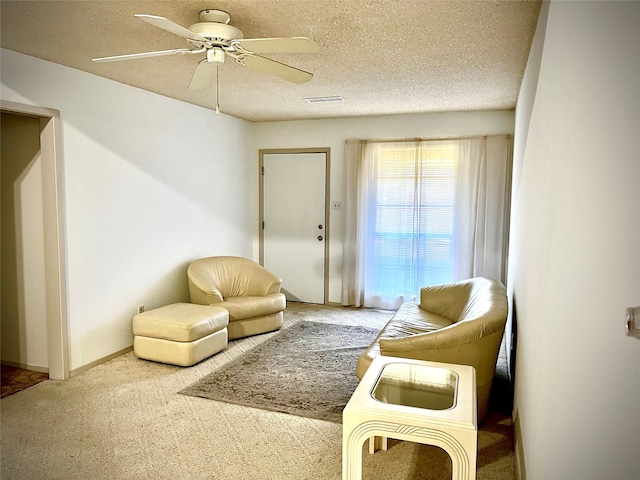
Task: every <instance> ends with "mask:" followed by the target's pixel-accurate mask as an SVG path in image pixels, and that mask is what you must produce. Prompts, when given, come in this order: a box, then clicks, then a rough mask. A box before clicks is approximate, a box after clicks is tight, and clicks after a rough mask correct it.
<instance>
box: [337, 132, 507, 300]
mask: <svg viewBox="0 0 640 480" xmlns="http://www.w3.org/2000/svg"><path fill="white" fill-rule="evenodd" d="M345 179H346V196H345V229H344V238H343V291H342V303H343V304H344V305H354V306H357V307H359V306H365V307H377V308H386V309H395V308H398V307H399V306H400V304H402V303H403V302H405V301H410V300H416V299H417V296H418V294H419V290H420V287H421V286H423V285H433V284H439V283H446V282H451V281H455V280H460V279H464V278H471V277H474V276H487V277H491V278H495V279H498V280H501V281H502V282H505V272H506V251H507V232H508V211H509V200H510V190H511V188H510V185H511V138H510V137H509V136H491V137H478V138H465V139H451V140H449V139H447V140H415V141H394V142H372V141H347V142H346V145H345Z"/></svg>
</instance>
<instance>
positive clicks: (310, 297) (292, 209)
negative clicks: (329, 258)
mask: <svg viewBox="0 0 640 480" xmlns="http://www.w3.org/2000/svg"><path fill="white" fill-rule="evenodd" d="M262 167H263V170H262V175H263V177H262V178H263V190H262V191H263V199H262V201H263V218H262V221H263V224H262V225H263V226H262V228H263V237H262V238H263V243H262V247H263V265H264V267H265V268H266V269H267V270H269V271H271V272H273V273H274V274H275V275H278V276H279V277H280V278H281V279H282V291H283V292H284V293H285V295H286V296H287V299H288V300H292V301H300V302H307V303H320V304H323V303H324V302H325V242H326V236H327V235H326V232H327V226H326V224H325V220H326V172H327V155H326V153H268V154H267V153H265V154H264V155H263V157H262Z"/></svg>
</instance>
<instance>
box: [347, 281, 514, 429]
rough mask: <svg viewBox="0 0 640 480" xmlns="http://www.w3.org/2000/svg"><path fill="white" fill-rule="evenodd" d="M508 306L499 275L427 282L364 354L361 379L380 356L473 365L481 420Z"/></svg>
mask: <svg viewBox="0 0 640 480" xmlns="http://www.w3.org/2000/svg"><path fill="white" fill-rule="evenodd" d="M507 311H508V302H507V296H506V291H505V288H504V286H503V285H502V284H501V283H500V282H498V281H496V280H492V279H489V278H483V277H478V278H472V279H469V280H464V281H460V282H455V283H452V284H447V285H438V286H432V287H423V288H422V289H421V290H420V303H417V302H407V303H404V304H403V305H402V306H401V307H400V308H399V309H398V311H397V312H396V314H395V316H394V317H393V318H392V319H391V320H390V321H389V323H387V325H386V326H385V327H384V328H383V329H382V331H381V332H380V334H379V335H378V336H377V337H376V339H375V340H374V341H373V342H372V344H371V345H370V346H369V347H368V348H367V349H366V350H365V351H364V353H363V354H362V355H361V357H360V359H359V360H358V365H357V368H356V373H357V375H358V378H362V376H363V375H364V373H365V372H366V370H367V368H368V367H369V364H370V363H371V361H372V360H373V358H375V357H376V356H377V355H385V356H390V357H402V358H414V359H418V360H428V361H433V362H443V363H456V364H461V365H471V366H472V367H475V369H476V381H477V391H478V421H479V422H481V421H483V420H484V418H485V417H486V415H487V411H488V408H489V395H490V393H491V384H492V382H493V377H494V374H495V368H496V361H497V359H498V353H499V350H500V343H501V341H502V336H503V334H504V327H505V323H506V320H507Z"/></svg>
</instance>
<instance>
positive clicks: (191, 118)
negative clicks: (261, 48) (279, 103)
mask: <svg viewBox="0 0 640 480" xmlns="http://www.w3.org/2000/svg"><path fill="white" fill-rule="evenodd" d="M1 53H2V54H1V61H2V65H1V67H2V69H1V71H2V77H1V79H2V90H1V97H2V99H3V100H7V101H12V102H18V103H23V104H29V105H37V106H42V107H47V108H53V109H57V110H59V111H60V112H61V121H62V137H63V145H62V151H63V162H64V167H63V170H64V177H65V178H64V185H65V194H66V198H65V199H64V217H65V218H64V220H65V226H66V228H65V231H64V234H65V236H66V240H67V259H68V265H67V275H68V278H67V283H68V302H69V304H68V315H69V319H68V320H69V332H70V337H69V340H70V364H71V369H72V370H74V369H77V368H79V367H81V366H84V365H87V364H89V363H91V362H93V361H96V360H98V359H101V358H103V357H105V356H108V355H110V354H113V353H114V352H117V351H119V350H121V349H124V348H127V347H129V346H130V345H131V344H132V333H131V318H132V316H133V315H134V314H135V313H136V307H137V305H138V304H141V303H142V304H144V305H145V307H146V309H151V308H154V307H158V306H161V305H165V304H168V303H172V302H177V301H187V299H188V292H187V285H186V274H185V272H186V266H187V264H188V263H189V262H190V261H191V260H193V259H195V258H199V257H202V256H207V255H216V254H231V255H242V256H248V257H251V256H252V253H253V250H252V249H253V245H254V243H255V238H256V237H257V222H258V218H257V217H258V213H257V210H258V209H257V204H258V203H257V202H258V200H257V190H258V179H257V173H256V172H257V155H256V150H255V148H254V147H253V145H252V142H251V125H250V124H249V123H248V122H245V121H242V120H238V119H235V118H233V117H228V116H225V115H220V116H216V115H215V113H214V112H212V111H211V110H207V109H204V108H200V107H196V106H193V105H189V104H186V103H183V102H178V101H175V100H172V99H169V98H166V97H162V96H159V95H155V94H152V93H149V92H145V91H142V90H139V89H136V88H133V87H129V86H126V85H123V84H119V83H116V82H113V81H110V80H106V79H102V78H99V77H96V76H93V75H89V74H86V73H83V72H80V71H78V70H74V69H71V68H67V67H63V66H60V65H56V64H52V63H50V62H46V61H43V60H39V59H35V58H33V57H28V56H25V55H21V54H18V53H15V52H12V51H9V50H4V49H3V50H2V52H1ZM43 335H44V332H43Z"/></svg>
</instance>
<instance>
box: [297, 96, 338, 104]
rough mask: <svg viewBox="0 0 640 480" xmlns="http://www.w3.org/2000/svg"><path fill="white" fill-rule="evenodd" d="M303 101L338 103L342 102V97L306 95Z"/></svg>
mask: <svg viewBox="0 0 640 480" xmlns="http://www.w3.org/2000/svg"><path fill="white" fill-rule="evenodd" d="M304 101H305V102H308V103H338V102H344V98H342V97H341V96H339V95H332V96H330V97H308V98H305V99H304Z"/></svg>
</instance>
